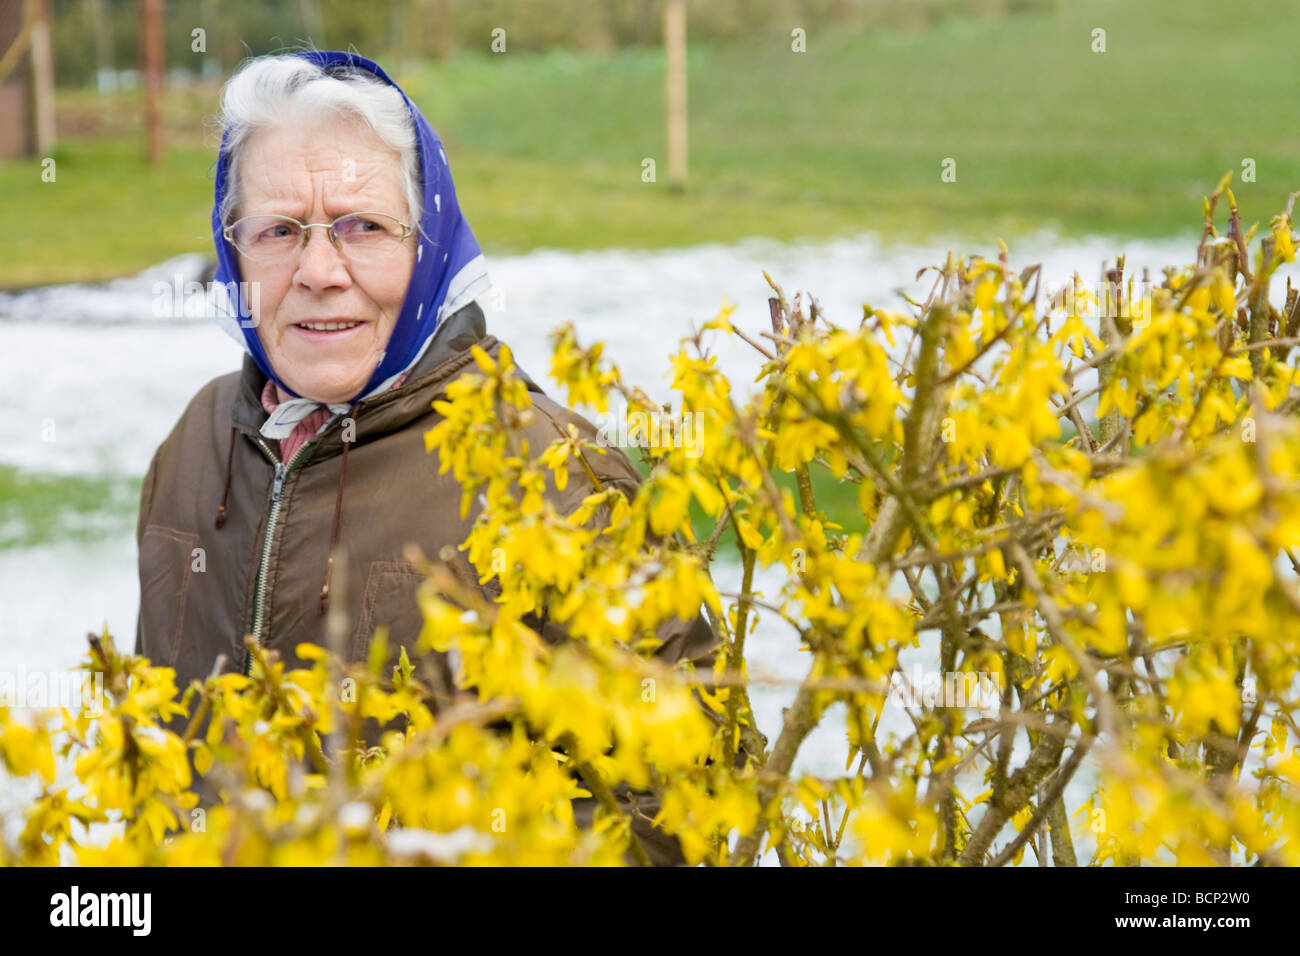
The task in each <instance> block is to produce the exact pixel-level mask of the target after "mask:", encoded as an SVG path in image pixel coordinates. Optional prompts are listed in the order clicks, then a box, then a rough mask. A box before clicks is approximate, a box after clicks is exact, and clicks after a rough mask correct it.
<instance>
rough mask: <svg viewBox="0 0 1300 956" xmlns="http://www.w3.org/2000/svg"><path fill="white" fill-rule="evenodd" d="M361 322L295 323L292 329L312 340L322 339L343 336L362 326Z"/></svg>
mask: <svg viewBox="0 0 1300 956" xmlns="http://www.w3.org/2000/svg"><path fill="white" fill-rule="evenodd" d="M364 324H365V323H363V322H351V321H325V322H295V323H294V326H293V327H294V328H295V329H297V330H299V331H300V332H304V333H306V334H307V335H309V336H311V337H312V338H322V337H325V336H337V335H344V334H346V333H347V332H350V331H351V330H352V329H355V328H358V327H359V326H361V325H364Z"/></svg>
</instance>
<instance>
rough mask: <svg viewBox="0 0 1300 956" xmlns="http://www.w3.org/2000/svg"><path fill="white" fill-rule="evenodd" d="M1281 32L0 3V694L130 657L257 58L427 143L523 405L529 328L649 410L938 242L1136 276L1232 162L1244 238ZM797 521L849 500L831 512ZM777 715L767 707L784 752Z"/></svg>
mask: <svg viewBox="0 0 1300 956" xmlns="http://www.w3.org/2000/svg"><path fill="white" fill-rule="evenodd" d="M1297 14H1300V3H1298V2H1296V0H1273V2H1264V0H1237V2H1234V3H1232V4H1228V3H1223V2H1210V0H1143V2H1138V3H1134V2H1127V0H1070V2H1065V0H893V2H890V0H521V2H505V0H392V2H385V3H376V2H370V3H357V2H354V0H281V2H273V0H272V2H254V0H0V408H2V409H3V412H4V414H3V415H0V668H13V667H16V666H17V665H18V664H20V663H21V664H22V665H24V666H26V667H27V668H29V669H34V668H38V667H45V668H54V667H64V666H70V665H71V664H73V663H74V662H75V661H76V659H77V657H78V656H79V655H80V654H81V653H82V650H83V649H84V647H85V643H84V638H85V633H86V631H87V630H92V629H93V630H99V629H100V628H102V627H103V626H104V625H105V624H107V625H108V626H109V627H110V628H111V630H112V631H113V632H114V633H115V634H117V635H118V636H119V638H120V639H122V640H123V641H124V642H126V643H130V641H131V640H132V639H133V635H134V629H135V615H136V601H137V582H136V571H135V567H136V555H135V519H136V509H137V506H138V498H139V488H140V479H141V476H142V475H143V474H144V472H145V469H146V468H147V466H148V463H149V459H150V456H151V455H152V453H153V450H154V449H155V448H156V447H157V445H158V444H159V442H161V441H162V440H163V438H164V437H165V436H166V435H167V433H168V431H169V430H170V428H171V426H172V424H173V423H174V422H175V421H176V419H177V418H178V417H179V415H180V414H181V412H182V410H183V409H184V407H185V404H186V403H187V402H188V400H189V399H190V397H191V396H192V395H193V394H194V393H195V392H196V391H198V389H199V388H200V387H202V385H203V384H205V383H206V382H207V381H208V380H209V379H211V378H212V377H214V376H216V375H220V374H223V373H225V372H228V371H231V370H234V369H237V368H238V367H239V363H240V359H241V352H240V350H239V348H238V347H237V346H236V345H235V343H233V342H232V341H231V340H230V339H228V338H226V337H225V336H224V335H223V334H222V333H221V332H220V331H218V330H217V329H216V327H215V326H213V325H212V324H211V323H210V322H209V321H207V320H205V319H204V318H203V317H202V316H201V315H197V314H186V312H185V310H184V309H183V308H177V307H176V304H177V303H178V302H181V301H182V299H183V296H182V295H181V292H180V291H176V293H175V295H173V294H172V290H183V288H184V286H185V284H186V283H193V282H196V281H197V280H199V279H200V278H201V277H202V276H203V275H204V274H205V270H206V269H207V268H208V266H209V263H210V262H211V260H212V259H213V249H212V240H211V234H210V230H209V217H210V214H211V204H212V190H213V181H212V175H213V168H214V160H215V152H216V144H217V141H218V137H217V135H216V131H215V129H214V127H213V116H214V113H215V111H216V107H217V99H218V94H219V90H220V86H221V83H222V81H223V80H224V79H225V78H226V77H227V76H229V75H230V73H231V72H232V71H233V70H234V69H235V68H237V67H238V65H239V63H240V62H241V61H242V60H243V59H244V58H246V57H248V56H252V55H259V54H264V53H268V52H273V51H283V50H292V49H297V48H301V47H302V46H305V45H312V46H315V47H318V48H321V49H340V48H342V49H347V48H352V49H355V50H356V51H357V52H359V53H361V54H362V55H364V56H367V57H370V58H371V59H374V60H376V61H377V62H378V63H379V64H380V65H381V66H383V67H384V68H385V69H386V70H387V71H388V72H389V74H390V75H391V76H392V77H393V78H394V79H395V80H396V81H397V82H398V83H399V84H400V85H402V87H403V88H404V89H405V90H406V91H407V93H408V95H410V96H411V97H412V99H413V100H415V101H416V102H417V103H418V105H419V106H420V108H421V109H422V110H423V111H424V113H425V115H426V116H427V117H428V119H429V121H430V122H431V123H432V124H433V125H434V127H435V128H436V129H437V130H438V132H439V134H440V136H441V138H442V140H443V142H444V144H445V146H446V150H447V153H448V156H449V159H450V164H451V169H452V174H453V176H454V178H455V181H456V184H457V190H458V194H459V197H460V201H461V206H462V208H463V209H464V211H465V214H466V216H467V218H468V220H469V222H470V224H471V226H472V227H473V229H474V231H475V234H476V235H477V237H478V239H479V241H480V243H481V245H482V246H483V248H484V250H485V252H486V253H487V257H488V265H489V269H490V271H491V274H492V278H493V283H494V295H493V296H492V297H491V301H490V302H487V303H485V307H486V309H487V311H488V318H489V328H490V329H491V330H492V331H494V332H495V333H496V334H497V335H499V336H500V337H502V338H503V339H504V340H505V341H507V342H509V343H510V344H511V346H512V347H513V348H514V349H515V351H516V354H517V355H518V357H519V359H520V362H521V364H522V365H523V367H524V368H526V369H528V370H529V371H530V372H531V374H532V375H533V377H534V378H536V379H537V380H538V381H543V382H544V375H545V371H546V368H547V367H548V364H549V363H548V361H547V356H548V355H549V349H548V347H547V342H546V334H547V333H548V332H549V331H550V330H551V329H553V328H554V327H556V326H557V325H559V324H560V323H562V322H566V321H573V322H575V323H577V324H578V326H579V328H580V332H581V336H582V338H583V340H584V341H592V340H595V339H602V340H605V341H606V342H607V343H608V344H607V354H610V355H611V356H612V357H613V358H614V360H615V361H616V362H617V363H618V364H619V365H620V367H621V368H622V369H623V371H624V372H625V374H626V376H627V377H628V379H629V380H631V381H633V382H636V383H639V384H641V385H643V386H644V387H646V388H647V390H648V391H650V392H651V393H652V394H659V395H661V396H662V398H663V399H664V400H666V399H667V398H668V397H669V395H668V392H667V383H666V379H665V378H664V372H665V370H666V369H667V368H668V367H669V366H668V361H667V355H668V354H669V353H670V352H672V351H674V350H675V346H676V343H677V340H678V338H679V337H680V336H682V335H684V334H686V333H687V332H689V331H690V329H691V328H692V327H693V326H695V325H698V324H699V323H700V322H702V321H704V320H706V319H708V318H710V317H712V316H713V315H714V314H715V313H716V312H717V311H718V308H719V307H720V306H721V304H722V303H723V301H724V300H730V301H731V302H733V303H738V304H739V306H740V308H739V310H738V312H737V313H736V315H735V316H734V317H733V319H734V321H736V322H737V324H741V323H743V324H745V325H747V326H749V327H750V328H758V327H761V326H762V325H764V324H766V322H767V306H766V302H765V300H766V297H767V295H768V294H769V290H768V287H767V285H766V283H765V281H764V279H763V276H762V270H765V269H766V270H767V271H768V272H769V273H770V274H771V275H772V277H773V278H774V279H775V280H776V281H777V282H779V283H781V284H782V285H783V286H785V287H786V291H787V292H788V293H792V292H793V291H794V290H796V289H800V290H807V291H809V292H811V293H813V294H815V295H817V297H818V298H819V300H820V302H821V304H822V306H823V309H824V311H825V313H826V315H827V316H828V318H830V319H831V321H834V322H838V323H842V324H851V323H856V321H857V319H858V318H859V317H860V316H861V314H862V311H861V310H862V306H863V304H864V303H870V304H872V305H875V306H881V307H890V308H898V307H901V306H902V305H903V300H902V299H901V298H900V297H899V293H900V292H908V293H913V294H915V293H916V292H917V291H918V287H917V285H916V282H915V279H914V277H915V274H916V272H917V270H918V269H920V268H921V267H923V266H926V265H930V264H934V263H939V262H942V261H943V260H944V258H945V257H946V255H947V251H948V250H949V249H952V250H954V251H956V252H958V253H982V254H984V255H993V254H996V249H997V246H996V241H997V239H998V238H999V237H1002V238H1003V239H1005V240H1006V241H1007V242H1008V244H1009V245H1010V248H1011V261H1012V263H1013V265H1016V266H1027V265H1030V264H1033V263H1042V264H1043V266H1044V275H1045V278H1046V279H1047V280H1048V282H1049V283H1056V284H1057V285H1058V286H1059V284H1060V283H1063V282H1064V281H1066V279H1067V278H1068V277H1069V276H1070V274H1071V273H1072V272H1074V271H1075V270H1078V271H1080V272H1081V273H1082V274H1083V276H1084V277H1085V279H1087V280H1088V281H1093V280H1095V279H1096V277H1097V276H1098V275H1099V271H1100V268H1101V265H1102V262H1103V260H1107V259H1109V260H1111V261H1113V260H1114V257H1115V256H1117V255H1119V254H1124V255H1126V256H1127V257H1128V263H1129V266H1128V274H1130V275H1132V274H1136V273H1137V272H1138V270H1139V269H1140V268H1141V267H1142V266H1144V265H1145V266H1148V267H1150V268H1153V269H1155V268H1158V267H1160V266H1163V265H1174V264H1180V263H1186V262H1190V261H1191V260H1192V259H1193V258H1194V250H1195V245H1196V240H1197V237H1198V235H1199V232H1200V228H1201V197H1203V196H1205V195H1206V194H1208V193H1209V192H1210V191H1211V190H1212V189H1213V188H1214V186H1215V184H1216V183H1217V182H1218V181H1219V179H1220V178H1221V177H1222V176H1223V174H1224V173H1226V172H1228V171H1232V172H1233V173H1234V180H1233V188H1234V190H1235V192H1236V196H1237V198H1238V200H1239V202H1240V204H1241V209H1242V214H1243V218H1244V221H1245V223H1246V224H1247V226H1249V225H1250V224H1251V223H1253V222H1260V223H1262V224H1264V225H1267V220H1268V217H1270V216H1271V215H1273V214H1274V213H1276V212H1278V211H1280V210H1281V209H1282V208H1283V207H1284V206H1285V205H1286V201H1287V197H1288V195H1289V194H1290V192H1291V191H1292V190H1296V189H1300V133H1298V132H1297V110H1296V106H1295V89H1296V84H1295V80H1294V66H1293V63H1294V54H1295V50H1296V49H1297V41H1298V40H1300V16H1297ZM674 18H676V19H674ZM673 24H677V26H675V27H674V26H673ZM674 50H680V57H678V55H677V54H675V53H674V52H673V51H674ZM677 63H680V70H677V69H675V64H677ZM671 76H677V77H679V82H680V83H681V84H682V86H679V87H678V89H679V90H680V89H682V88H684V90H685V97H684V100H683V99H681V98H679V97H674V96H673V95H670V92H669V91H670V89H671V88H672V84H671V83H670V77H671ZM151 77H152V78H153V82H152V83H151V82H150V78H151ZM151 90H152V92H151ZM673 117H676V123H677V125H676V127H674V120H673ZM674 128H676V129H677V130H678V131H679V132H678V133H671V132H670V130H672V129H674ZM681 130H685V131H686V134H687V135H686V136H685V137H684V139H683V138H682V137H681V135H680V131H681ZM648 161H653V169H654V175H653V177H648V176H647V169H648V168H649V166H648ZM160 289H161V290H162V291H161V292H160V291H159V290H160ZM160 306H161V307H160ZM719 361H720V364H721V365H722V366H723V367H724V368H725V369H726V370H727V371H728V372H729V373H730V374H732V376H733V381H734V382H735V383H736V384H737V386H738V387H740V386H744V385H747V384H748V383H749V382H752V380H753V378H754V376H755V374H756V372H757V368H758V363H757V362H755V361H753V360H752V358H751V356H750V355H747V354H744V353H742V352H738V351H732V350H729V349H727V348H725V347H721V346H720V347H719ZM853 497H854V496H853V494H852V490H849V492H848V494H847V496H846V498H845V500H846V502H847V503H848V505H849V506H851V504H852V501H853ZM819 500H820V501H823V502H826V503H827V504H829V505H831V507H832V509H834V507H835V503H836V498H835V494H834V490H833V489H832V490H830V491H828V492H826V493H824V494H822V495H820V498H819ZM845 514H846V515H848V516H851V508H846V510H845ZM344 520H345V521H346V513H345V515H344ZM846 520H847V518H846ZM729 576H731V577H738V569H737V562H736V561H735V560H734V558H732V557H731V556H730V555H724V556H723V557H722V559H721V562H720V564H719V565H718V574H717V577H718V578H719V585H720V586H721V587H724V588H727V587H730V588H732V589H734V585H735V582H734V581H731V580H728V578H729ZM780 583H781V582H780V581H779V580H773V581H769V582H767V583H766V585H765V586H766V587H767V588H768V590H769V592H770V593H775V591H776V590H777V589H778V588H779V587H780ZM796 647H797V640H795V639H792V638H791V636H790V635H789V634H788V633H786V632H784V631H782V630H781V629H780V628H779V627H778V626H777V625H776V624H773V623H771V622H768V621H766V620H765V621H764V622H763V623H762V624H761V625H760V629H759V632H758V634H756V636H755V638H753V639H752V643H751V648H752V651H753V654H754V660H755V662H756V663H757V665H759V666H766V667H769V668H770V669H771V670H773V671H774V672H780V673H788V674H789V675H791V676H800V675H801V674H802V666H801V663H800V660H799V655H798V653H797V651H796V650H795V648H796ZM792 693H793V692H792V691H791V692H790V693H787V692H786V691H785V690H784V689H782V688H776V689H774V690H771V691H770V692H760V693H756V694H755V697H754V701H755V704H756V706H757V707H759V708H761V711H760V713H759V717H760V722H761V723H762V726H763V729H764V730H765V731H767V732H768V733H769V734H770V733H771V732H772V730H773V728H774V727H777V726H779V720H780V708H781V706H783V705H784V704H785V703H788V699H789V697H790V696H791V695H792ZM823 732H824V733H823ZM818 734H819V735H822V736H820V737H815V738H813V740H812V741H811V742H810V744H809V746H808V747H806V748H805V750H804V751H803V752H801V755H800V761H801V764H802V765H803V766H802V767H800V768H797V769H809V770H813V771H815V772H820V771H822V770H825V771H826V772H828V773H829V772H834V771H836V770H837V769H842V764H843V755H844V753H845V746H844V740H843V734H842V730H841V729H840V728H837V727H836V721H835V720H834V719H831V720H827V721H825V722H824V723H823V725H822V729H820V730H819V731H818Z"/></svg>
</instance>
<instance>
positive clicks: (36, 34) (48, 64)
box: [28, 0, 54, 156]
mask: <svg viewBox="0 0 1300 956" xmlns="http://www.w3.org/2000/svg"><path fill="white" fill-rule="evenodd" d="M28 10H29V16H30V21H29V22H30V23H31V25H32V51H31V52H32V55H31V57H30V59H29V61H28V62H29V63H30V65H31V66H30V68H31V71H32V72H31V75H32V131H33V133H35V137H34V138H35V143H36V155H37V156H48V155H50V152H51V151H52V150H53V149H54V53H53V51H52V49H51V45H50V16H49V13H50V12H49V7H48V0H28Z"/></svg>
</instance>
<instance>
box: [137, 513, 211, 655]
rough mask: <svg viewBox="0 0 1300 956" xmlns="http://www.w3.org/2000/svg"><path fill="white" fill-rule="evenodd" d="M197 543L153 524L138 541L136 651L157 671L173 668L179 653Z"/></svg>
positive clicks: (189, 535)
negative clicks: (137, 637) (137, 638)
mask: <svg viewBox="0 0 1300 956" xmlns="http://www.w3.org/2000/svg"><path fill="white" fill-rule="evenodd" d="M198 543H199V536H198V535H197V534H194V533H192V532H189V531H178V530H176V529H175V528H167V527H164V526H163V525H156V524H151V525H146V526H145V529H144V533H143V534H142V535H141V537H140V618H139V642H140V650H141V653H143V654H144V656H146V657H148V658H149V660H150V661H152V662H153V663H154V664H155V665H157V666H160V667H175V666H176V659H177V656H178V655H179V653H180V646H181V634H182V632H183V631H184V628H185V600H186V597H187V596H188V593H189V588H190V575H191V573H192V569H193V560H194V554H193V552H194V549H195V548H196V547H197V546H198Z"/></svg>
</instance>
